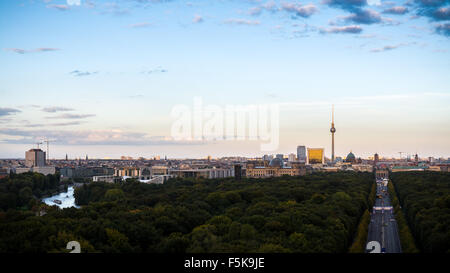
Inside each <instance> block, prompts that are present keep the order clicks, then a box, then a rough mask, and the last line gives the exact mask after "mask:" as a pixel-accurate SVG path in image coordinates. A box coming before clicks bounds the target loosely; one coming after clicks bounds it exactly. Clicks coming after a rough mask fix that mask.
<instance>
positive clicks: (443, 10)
mask: <svg viewBox="0 0 450 273" xmlns="http://www.w3.org/2000/svg"><path fill="white" fill-rule="evenodd" d="M412 6H415V8H416V10H417V12H416V13H417V15H419V16H426V17H428V18H430V20H433V21H446V20H450V1H449V0H414V5H413V4H412Z"/></svg>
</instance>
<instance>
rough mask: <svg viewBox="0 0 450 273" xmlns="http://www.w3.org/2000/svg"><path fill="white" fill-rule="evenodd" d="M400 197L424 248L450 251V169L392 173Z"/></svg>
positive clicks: (418, 244) (413, 231)
mask: <svg viewBox="0 0 450 273" xmlns="http://www.w3.org/2000/svg"><path fill="white" fill-rule="evenodd" d="M391 180H392V182H393V184H394V186H395V190H396V192H397V195H398V199H399V201H400V204H401V206H402V209H403V211H404V212H405V215H406V219H407V221H408V223H409V226H410V228H411V231H412V233H413V236H414V239H415V241H416V243H417V246H418V247H419V248H420V250H421V251H422V252H427V253H430V252H436V253H442V252H447V253H448V252H449V251H450V173H445V172H401V173H400V172H399V173H393V174H392V175H391Z"/></svg>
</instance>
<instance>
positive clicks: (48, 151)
mask: <svg viewBox="0 0 450 273" xmlns="http://www.w3.org/2000/svg"><path fill="white" fill-rule="evenodd" d="M51 141H53V140H49V139H45V140H43V141H42V142H45V143H47V163H50V148H49V146H50V145H49V143H50V142H51ZM41 144H42V143H41Z"/></svg>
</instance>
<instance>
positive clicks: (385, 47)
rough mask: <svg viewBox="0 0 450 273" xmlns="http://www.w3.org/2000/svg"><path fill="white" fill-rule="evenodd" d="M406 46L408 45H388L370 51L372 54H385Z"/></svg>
mask: <svg viewBox="0 0 450 273" xmlns="http://www.w3.org/2000/svg"><path fill="white" fill-rule="evenodd" d="M406 45H407V44H404V43H401V44H398V45H387V46H383V47H381V48H375V49H372V50H370V52H373V53H378V52H384V51H389V50H393V49H397V48H399V47H402V46H406Z"/></svg>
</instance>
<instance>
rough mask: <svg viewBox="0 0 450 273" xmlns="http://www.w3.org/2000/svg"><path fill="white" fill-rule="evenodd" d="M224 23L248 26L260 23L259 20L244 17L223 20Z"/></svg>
mask: <svg viewBox="0 0 450 273" xmlns="http://www.w3.org/2000/svg"><path fill="white" fill-rule="evenodd" d="M224 23H225V24H229V25H248V26H256V25H259V24H260V22H259V21H252V20H246V19H235V18H232V19H228V20H225V22H224Z"/></svg>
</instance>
